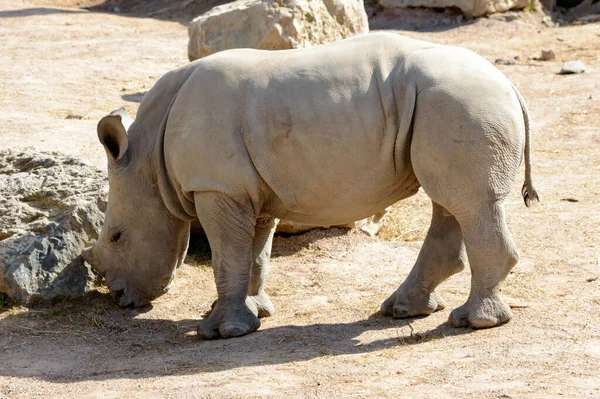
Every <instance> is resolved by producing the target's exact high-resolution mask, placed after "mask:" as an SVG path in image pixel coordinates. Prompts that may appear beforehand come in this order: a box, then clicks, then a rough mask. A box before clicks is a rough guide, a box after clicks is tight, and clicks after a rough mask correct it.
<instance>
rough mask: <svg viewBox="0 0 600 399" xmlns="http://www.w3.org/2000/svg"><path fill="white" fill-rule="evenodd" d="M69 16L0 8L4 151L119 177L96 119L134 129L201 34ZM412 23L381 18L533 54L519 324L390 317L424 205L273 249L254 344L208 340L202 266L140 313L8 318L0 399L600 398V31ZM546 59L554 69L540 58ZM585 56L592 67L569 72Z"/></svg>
mask: <svg viewBox="0 0 600 399" xmlns="http://www.w3.org/2000/svg"><path fill="white" fill-rule="evenodd" d="M57 3H59V2H51V1H43V2H42V1H39V2H35V1H26V2H23V1H17V0H6V1H3V2H2V5H0V20H1V21H2V22H1V24H0V42H1V43H2V44H1V49H2V51H0V65H2V68H0V99H1V103H2V107H0V148H8V147H17V146H32V147H36V148H40V149H47V150H59V151H63V152H66V153H70V154H75V155H79V156H82V157H85V158H87V159H89V160H90V161H92V162H93V163H94V164H96V165H98V166H99V167H105V166H104V162H105V160H104V157H105V156H104V152H103V150H102V148H101V147H100V145H99V144H98V143H97V139H96V133H95V125H96V123H97V120H98V119H99V118H100V117H102V116H103V115H104V114H105V113H106V112H108V111H110V110H112V109H114V108H118V107H120V106H122V105H125V106H126V108H127V109H128V110H129V111H130V113H132V114H135V112H136V109H137V107H138V105H139V104H138V103H139V101H140V98H141V95H142V94H143V93H144V92H145V91H146V90H148V89H149V88H150V87H151V86H152V84H153V83H154V82H155V80H156V79H157V78H158V77H160V76H161V75H162V74H163V73H164V72H166V71H167V70H169V69H171V68H174V67H177V66H179V65H182V64H184V63H186V62H187V59H186V44H187V30H186V27H185V26H184V24H182V23H179V22H174V21H170V20H169V18H154V17H153V15H152V13H151V12H146V14H144V15H146V17H144V18H141V17H140V15H136V16H131V15H125V14H123V13H121V14H115V13H100V12H95V11H86V10H83V9H81V8H77V6H78V5H80V6H83V5H85V6H90V5H91V6H98V5H99V6H100V7H101V6H102V4H100V3H101V2H99V1H98V2H95V3H94V2H88V3H86V2H83V1H81V2H79V4H77V2H75V1H68V0H65V1H62V2H60V4H61V5H62V6H71V7H72V8H68V9H55V8H52V7H50V5H52V4H57ZM136 4H138V3H136ZM105 6H106V5H105ZM100 9H101V8H100ZM104 9H108V8H104ZM159 14H160V13H158V14H155V15H159ZM407 15H408V14H407V13H403V14H402V15H400V17H402V18H400V17H398V15H396V16H394V15H393V13H387V14H385V13H379V14H378V15H377V16H376V17H375V18H374V19H373V24H374V26H375V27H378V28H385V29H389V30H400V31H401V33H403V34H406V35H409V36H412V37H417V38H422V39H427V40H431V41H434V42H440V43H450V44H456V45H461V46H465V47H468V48H471V49H473V50H475V51H477V52H479V53H480V54H482V55H483V56H485V57H486V58H488V59H489V60H491V61H493V60H494V59H496V58H500V57H512V56H518V58H519V62H518V64H517V65H514V66H500V68H501V69H502V70H503V71H504V72H505V73H506V74H507V75H508V77H509V78H510V79H511V80H512V81H513V82H514V83H515V84H516V85H517V86H518V87H519V89H520V90H521V92H522V94H523V95H524V97H525V99H526V100H527V102H528V104H529V108H530V111H531V116H532V121H533V141H532V146H533V165H534V170H533V174H534V178H535V182H536V185H537V188H538V190H539V192H540V194H541V198H542V202H541V204H539V206H537V207H535V208H531V209H527V208H525V207H524V206H523V204H522V200H521V198H520V194H519V188H520V185H521V182H522V176H520V177H519V178H518V180H517V181H516V182H515V185H514V190H513V193H512V195H511V196H510V198H509V199H508V201H507V205H506V207H507V212H508V223H509V226H510V228H511V230H512V232H513V234H514V236H515V239H516V242H517V244H518V245H519V247H520V249H521V262H520V263H519V265H518V266H517V268H516V269H515V270H514V272H513V273H512V274H511V275H510V276H509V278H508V280H507V281H506V283H505V285H504V289H503V294H504V295H505V296H506V297H507V298H508V301H509V303H510V304H511V305H512V306H513V308H514V312H515V318H514V319H513V320H512V321H511V322H510V323H508V324H506V325H504V326H502V327H499V328H494V329H489V330H480V331H472V330H469V329H453V328H450V327H448V325H447V324H446V323H445V322H446V319H447V317H448V314H449V309H446V310H443V311H440V312H438V313H435V314H433V315H431V316H429V317H426V318H417V319H412V320H393V319H389V318H384V317H381V316H380V315H379V314H378V313H377V310H378V308H379V305H380V303H381V302H382V301H383V300H384V299H385V298H386V297H387V296H388V295H389V294H390V293H391V292H392V291H393V290H394V289H395V288H396V287H397V286H398V285H399V284H400V283H401V281H402V280H403V278H404V277H405V276H406V274H407V273H408V271H409V270H410V267H411V266H412V264H413V262H414V260H415V258H416V256H417V253H418V250H419V247H420V244H421V240H422V239H423V237H424V234H425V231H426V228H427V223H428V218H429V216H430V210H429V203H428V200H427V198H426V196H425V195H424V194H422V193H419V194H418V195H416V196H415V197H413V198H411V199H409V200H407V201H404V202H402V203H400V204H398V205H396V206H395V208H394V211H393V217H392V218H391V219H390V220H389V222H388V225H387V226H386V228H385V230H384V231H383V233H382V236H381V237H378V238H376V239H370V238H367V237H366V236H364V235H362V234H360V233H358V232H347V231H345V230H335V229H334V230H331V231H327V232H325V231H313V232H311V233H308V234H306V235H303V236H300V237H290V238H277V239H276V240H275V248H274V253H275V256H274V259H273V272H272V274H271V276H270V278H269V286H270V288H269V290H268V292H269V293H270V294H271V296H272V299H273V302H274V304H275V306H276V308H277V314H276V315H275V316H273V317H271V318H269V319H265V320H263V325H262V327H261V329H260V330H259V332H257V333H254V334H251V335H249V336H246V337H242V338H237V339H232V340H221V341H212V342H200V341H198V340H197V338H196V336H195V326H196V323H197V320H198V319H199V317H200V315H201V314H202V312H203V311H205V310H207V309H208V307H209V305H210V303H211V302H212V300H213V299H214V298H215V288H214V283H213V281H212V272H211V269H210V267H208V266H207V265H206V262H198V261H197V260H193V259H190V260H189V261H188V263H189V264H188V265H185V266H184V267H182V269H181V272H180V273H179V275H178V278H177V280H176V284H175V287H174V288H173V290H172V291H171V292H170V293H169V294H168V295H166V296H164V297H162V298H160V299H159V300H157V301H156V302H155V303H154V304H153V306H152V307H149V308H145V309H120V308H118V307H116V306H115V305H114V304H113V303H112V300H111V299H110V298H109V297H108V295H107V294H106V292H105V290H103V289H100V290H99V291H98V292H93V293H92V294H90V295H88V296H86V297H84V298H80V299H77V300H68V301H61V302H58V303H55V304H46V305H39V306H35V307H31V308H23V307H18V306H10V305H8V306H7V305H6V304H4V305H3V306H4V307H3V309H2V310H1V311H0V398H29V397H77V398H95V397H98V398H99V397H102V398H106V397H115V398H116V397H131V398H137V397H139V398H146V397H184V398H186V397H274V398H280V397H282V396H284V395H285V396H286V397H365V398H366V397H411V398H432V397H435V398H441V397H457V398H463V397H476V398H525V397H527V398H549V397H569V398H574V397H578V398H581V397H600V376H599V374H598V365H599V364H600V295H599V294H600V279H599V277H600V271H599V264H598V262H599V256H600V248H599V241H600V194H599V193H600V24H598V23H596V24H588V25H578V26H568V27H561V28H549V27H546V26H545V25H543V24H541V15H539V14H532V15H531V14H524V13H523V14H518V15H519V19H518V20H515V21H512V22H503V21H499V20H495V19H477V20H472V21H459V18H458V16H456V15H453V14H437V13H433V12H429V13H428V14H427V13H426V14H424V15H425V17H423V16H422V15H421V16H420V17H419V16H417V17H418V18H416V20H415V21H416V22H414V23H412V25H411V24H409V23H408V22H407V21H408V20H407V19H406V16H407ZM142 16H143V15H142ZM178 18H179V19H178V20H179V21H181V20H185V18H183V17H182V16H181V15H179V16H178ZM188 19H189V18H188ZM409 25H410V26H409ZM407 27H410V29H411V30H410V31H403V30H402V29H406V28H407ZM542 49H554V50H555V51H556V54H557V60H555V61H548V62H541V61H535V60H533V59H531V58H532V57H534V56H538V55H539V53H540V51H541V50H542ZM572 59H580V60H582V61H583V62H585V64H586V65H587V67H588V68H587V71H586V72H585V73H584V74H581V75H576V76H575V75H574V76H559V75H557V74H556V72H558V71H559V70H560V66H561V62H562V61H566V60H572ZM468 291H469V273H468V272H467V271H465V272H463V273H461V274H460V275H457V276H454V277H453V278H451V279H450V280H449V281H447V282H445V283H444V284H443V285H442V286H441V287H440V292H441V294H442V295H443V296H444V297H445V299H446V300H447V302H448V304H449V308H454V307H456V306H459V305H460V304H462V303H463V302H464V301H465V299H466V297H467V294H468Z"/></svg>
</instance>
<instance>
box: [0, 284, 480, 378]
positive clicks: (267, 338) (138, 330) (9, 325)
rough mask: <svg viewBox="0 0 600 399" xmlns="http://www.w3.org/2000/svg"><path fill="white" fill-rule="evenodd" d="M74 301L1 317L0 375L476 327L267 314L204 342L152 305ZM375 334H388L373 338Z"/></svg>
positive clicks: (341, 349) (161, 366)
mask: <svg viewBox="0 0 600 399" xmlns="http://www.w3.org/2000/svg"><path fill="white" fill-rule="evenodd" d="M69 303H70V304H71V305H73V306H74V307H75V310H74V311H73V312H72V313H69V314H67V312H66V311H64V309H65V308H64V305H65V303H63V304H62V306H63V307H60V306H59V307H57V306H56V305H55V306H54V307H52V308H50V309H48V308H46V309H44V308H42V309H39V308H38V309H30V310H29V311H27V312H25V313H19V314H14V315H10V314H4V315H3V316H2V317H1V318H0V331H2V334H1V335H0V353H1V354H2V367H1V368H0V376H3V377H19V378H41V379H44V380H47V381H53V382H74V381H86V380H111V379H120V378H135V379H143V378H150V377H156V376H157V375H191V374H207V373H214V372H219V371H223V370H234V369H237V368H242V367H254V366H264V365H272V364H285V363H293V362H299V361H307V360H311V359H315V358H320V357H324V356H340V355H349V354H361V353H369V352H375V351H381V350H385V349H388V348H393V347H398V346H410V345H415V344H419V343H423V342H428V341H433V340H438V339H443V338H445V337H447V336H455V335H460V334H468V333H471V332H472V330H470V329H465V328H451V327H449V326H448V325H447V324H446V323H444V324H441V325H439V326H437V327H436V328H434V329H431V330H429V331H422V332H415V331H413V328H412V326H411V325H410V321H411V320H395V319H392V318H388V317H383V316H382V315H381V314H379V313H375V314H373V315H371V316H370V317H369V318H367V319H366V320H358V321H354V322H349V323H331V324H310V325H285V326H276V327H269V320H268V319H263V326H262V327H261V328H260V329H259V331H257V332H255V333H252V334H249V335H247V336H244V337H239V338H234V339H228V340H216V341H200V340H198V338H197V336H196V333H195V330H196V326H197V324H198V320H191V319H185V320H177V321H174V320H161V319H151V318H144V317H143V316H142V314H143V313H145V312H147V311H148V310H149V308H144V309H131V308H129V309H121V308H118V307H117V306H116V305H114V304H113V302H112V300H111V298H110V297H109V295H107V294H100V293H98V292H92V293H90V294H88V295H87V296H86V297H83V298H80V299H78V300H74V301H70V302H69ZM86 310H87V312H86ZM84 314H85V315H84ZM384 330H385V332H384ZM371 332H378V333H377V334H370V333H371ZM363 334H364V336H362V337H361V335H363ZM375 335H376V336H377V337H381V336H382V335H383V336H385V337H386V338H383V339H375V340H373V339H372V338H373V336H375Z"/></svg>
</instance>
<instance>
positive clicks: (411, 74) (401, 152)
mask: <svg viewBox="0 0 600 399" xmlns="http://www.w3.org/2000/svg"><path fill="white" fill-rule="evenodd" d="M126 130H127V129H126V128H125V127H124V126H123V124H122V121H121V115H119V113H116V114H111V115H109V116H106V117H105V118H103V119H102V120H101V121H100V123H99V124H98V136H99V138H100V141H101V143H102V144H103V145H104V147H105V149H106V153H107V156H108V172H109V182H110V193H109V200H108V209H107V212H106V220H105V225H104V228H103V230H102V234H101V237H100V238H99V240H98V242H97V243H96V244H95V245H94V246H93V248H92V249H91V250H86V251H85V252H84V254H83V255H84V258H85V259H86V260H87V261H88V262H89V263H90V264H91V265H93V267H94V268H95V269H96V270H97V271H98V272H99V273H101V274H102V275H104V276H105V280H106V283H107V284H108V286H109V288H110V290H111V292H113V294H114V295H115V296H116V297H117V299H118V302H119V304H120V305H121V306H127V305H130V304H133V305H135V306H142V305H144V304H146V303H148V302H149V301H150V300H152V299H153V298H156V297H158V296H159V295H161V294H163V293H165V292H166V290H167V289H168V286H169V284H170V282H171V280H172V279H173V276H174V270H175V269H176V267H177V266H178V265H179V264H180V263H181V262H182V260H183V258H184V255H185V252H186V247H187V242H188V238H189V228H190V221H191V220H193V219H196V218H198V219H199V221H200V223H201V224H202V226H203V227H204V230H205V231H206V234H207V236H208V239H209V241H210V246H211V248H212V259H213V262H212V264H213V268H214V275H215V280H216V285H217V292H218V299H217V301H216V303H215V306H214V308H213V310H212V312H211V314H210V316H209V317H208V318H206V319H204V320H202V321H201V322H200V326H199V328H198V332H199V336H200V337H201V338H204V339H213V338H218V337H223V338H227V337H234V336H239V335H243V334H247V333H249V332H252V331H255V330H256V329H258V327H259V326H260V321H259V317H262V316H269V315H271V314H272V313H273V306H272V304H271V301H270V300H269V298H268V296H267V294H266V293H265V291H264V281H265V277H266V275H267V272H268V267H269V255H270V252H271V242H272V238H273V231H274V219H275V218H283V219H287V220H291V221H296V222H301V223H309V224H313V225H333V224H341V223H346V222H350V221H353V220H358V219H361V218H365V217H367V216H369V215H372V214H374V213H375V212H377V211H379V210H380V209H384V208H385V207H387V206H389V205H391V204H393V203H394V202H396V201H398V200H401V199H403V198H407V197H409V196H411V195H413V194H415V193H416V192H417V190H418V189H419V187H423V189H424V191H425V192H426V193H427V194H428V195H429V197H430V198H431V200H432V204H433V217H432V221H431V227H430V228H429V232H428V233H427V237H426V239H425V242H424V243H423V248H422V249H421V252H420V254H419V257H418V259H417V261H416V264H415V266H414V268H413V270H412V271H411V273H410V274H409V276H408V277H407V279H406V281H405V282H404V283H403V284H402V285H401V286H400V288H398V290H397V291H396V292H395V293H394V294H392V295H391V296H390V297H389V298H388V299H387V300H386V301H385V302H384V303H383V305H382V306H381V310H382V312H383V313H384V314H385V315H388V316H393V317H399V318H403V317H410V316H416V315H427V314H430V313H432V312H435V311H436V310H440V309H443V308H444V302H443V300H442V299H441V297H440V296H439V294H438V293H437V292H436V291H435V289H436V287H437V286H438V285H439V284H440V283H441V282H442V281H444V280H445V279H447V278H448V277H450V276H451V275H453V274H455V273H458V272H460V271H461V270H462V269H463V268H464V266H465V262H466V260H467V255H468V258H469V261H470V266H471V270H472V286H471V293H470V295H469V298H468V299H467V301H466V303H465V304H464V305H462V306H460V307H459V308H457V309H454V310H453V311H452V313H451V315H450V320H449V321H450V324H452V325H454V326H466V325H471V326H472V327H475V328H482V327H492V326H495V325H498V324H501V323H504V322H506V321H508V320H509V319H510V318H511V316H512V314H511V311H510V309H509V307H508V306H507V305H506V304H505V303H504V302H503V301H502V300H501V299H500V296H499V290H500V289H499V286H500V283H501V282H502V281H503V280H504V278H505V277H506V275H507V274H508V272H509V271H510V270H511V268H512V267H513V266H514V265H515V264H516V263H517V260H518V252H517V249H516V247H515V245H514V243H513V240H512V238H511V234H510V232H509V231H508V228H507V226H506V222H505V215H504V207H503V205H502V201H503V200H504V199H505V198H506V196H507V195H508V194H509V191H510V188H511V184H512V182H513V179H514V177H515V175H516V173H517V171H518V168H519V165H520V163H521V160H522V158H523V154H525V184H524V186H523V196H524V199H525V203H526V204H527V205H529V202H530V200H537V194H536V192H535V190H534V189H533V186H532V182H531V174H530V161H529V123H528V114H527V110H526V108H525V104H524V102H523V99H522V98H521V96H520V95H519V93H518V92H517V90H516V89H515V88H514V87H513V86H512V84H511V83H510V82H509V81H508V79H507V78H506V77H505V76H504V75H503V74H502V73H501V72H500V71H498V70H497V69H496V68H495V67H494V66H492V65H491V64H490V63H488V62H487V61H486V60H484V59H483V58H481V57H480V56H478V55H476V54H475V53H473V52H471V51H469V50H466V49H463V48H457V47H448V46H441V45H436V44H431V43H426V42H422V41H418V40H413V39H409V38H405V37H402V36H399V35H395V34H372V35H366V36H360V37H355V38H352V39H348V40H343V41H340V42H336V43H333V44H327V45H324V46H319V47H314V48H309V49H303V50H286V51H274V52H270V51H257V50H230V51H225V52H221V53H218V54H214V55H211V56H209V57H206V58H204V59H201V60H199V61H196V62H194V63H191V64H188V65H186V66H184V67H182V68H179V69H177V70H175V71H172V72H169V73H167V74H166V75H165V76H164V77H162V78H161V79H160V80H159V81H158V83H157V84H156V85H155V87H154V88H153V89H152V90H150V91H149V92H148V94H146V96H145V97H144V100H143V101H142V104H141V106H140V109H139V112H138V114H137V118H136V120H135V121H134V122H133V123H132V124H131V126H130V127H129V129H128V131H126Z"/></svg>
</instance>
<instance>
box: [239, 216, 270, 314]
mask: <svg viewBox="0 0 600 399" xmlns="http://www.w3.org/2000/svg"><path fill="white" fill-rule="evenodd" d="M274 234H275V219H259V220H257V222H256V230H255V233H254V240H253V242H252V256H253V257H254V264H253V265H252V274H251V277H250V285H249V286H248V299H247V300H246V304H247V305H248V307H249V308H250V310H252V311H253V312H254V313H255V314H256V315H258V317H269V316H272V315H273V313H274V312H275V309H274V308H273V304H272V303H271V300H270V299H269V297H268V296H267V294H266V293H265V289H264V284H265V279H266V277H267V274H269V262H270V259H271V246H272V244H273V235H274Z"/></svg>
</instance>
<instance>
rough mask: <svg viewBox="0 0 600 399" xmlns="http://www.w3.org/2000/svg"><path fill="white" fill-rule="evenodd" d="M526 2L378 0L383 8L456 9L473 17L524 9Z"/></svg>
mask: <svg viewBox="0 0 600 399" xmlns="http://www.w3.org/2000/svg"><path fill="white" fill-rule="evenodd" d="M527 2H528V0H379V4H381V6H383V7H384V8H406V7H429V8H449V7H456V8H460V10H461V11H462V12H463V13H465V14H467V15H471V16H474V17H479V16H481V15H486V14H493V13H496V12H505V11H508V10H511V9H515V8H524V7H525V6H526V5H527Z"/></svg>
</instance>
